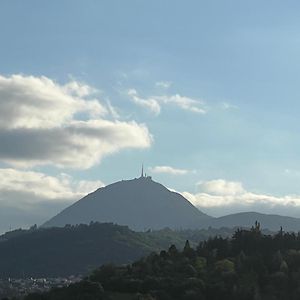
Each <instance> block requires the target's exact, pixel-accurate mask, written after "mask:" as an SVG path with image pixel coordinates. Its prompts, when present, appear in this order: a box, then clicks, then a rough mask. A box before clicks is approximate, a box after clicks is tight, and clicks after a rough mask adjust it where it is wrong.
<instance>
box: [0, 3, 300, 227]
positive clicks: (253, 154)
mask: <svg viewBox="0 0 300 300" xmlns="http://www.w3.org/2000/svg"><path fill="white" fill-rule="evenodd" d="M0 37H1V47H0V57H1V64H0V231H6V230H9V229H14V228H18V227H20V226H25V227H26V226H30V225H32V224H35V223H37V224H42V223H43V222H44V221H46V220H47V219H48V218H50V217H51V216H53V215H55V214H56V213H58V212H59V211H60V210H61V209H62V208H64V207H66V206H68V205H70V204H71V203H73V202H74V201H76V200H78V199H80V198H81V197H82V196H84V195H85V194H86V193H89V192H91V191H93V190H95V189H96V188H98V187H102V186H105V185H108V184H110V183H113V182H115V181H118V180H122V179H131V178H134V177H138V176H139V174H140V170H141V165H142V164H144V167H145V170H146V172H147V173H148V174H149V175H151V176H152V177H153V179H154V180H155V181H158V182H161V183H162V184H164V185H165V186H167V187H168V188H170V189H172V190H175V191H177V192H179V193H182V194H183V195H184V196H185V197H187V199H188V200H190V201H191V202H192V203H193V204H195V205H196V206H197V207H199V209H201V210H202V211H204V212H206V213H209V214H210V215H213V216H220V215H224V214H228V213H234V212H239V211H260V212H264V213H278V214H283V215H290V216H296V217H300V185H299V180H300V139H299V131H300V124H299V122H298V119H299V112H300V101H299V97H300V91H299V78H300V76H299V75H300V56H299V53H300V3H299V2H298V1H290V0H288V1H285V2H283V1H276V0H275V1H271V0H267V1H256V0H254V1H238V0H235V1H230V0H229V1H221V0H219V1H214V0H213V1H198V0H197V1H196V0H195V1H194V0H189V1H178V0H172V1H171V0H163V1H161V0H153V1H145V0H129V1H122V0H119V1H117V0H110V1H102V0H101V1H92V0H86V1H74V0H72V1H71V0H63V1H61V0H59V1H58V0H54V1H37V0H28V1H15V0H13V1H12V0H4V1H1V3H0Z"/></svg>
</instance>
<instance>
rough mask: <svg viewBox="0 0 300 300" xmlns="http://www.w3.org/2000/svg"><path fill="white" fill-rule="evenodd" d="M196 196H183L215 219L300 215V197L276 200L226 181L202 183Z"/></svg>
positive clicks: (185, 194)
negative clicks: (235, 215)
mask: <svg viewBox="0 0 300 300" xmlns="http://www.w3.org/2000/svg"><path fill="white" fill-rule="evenodd" d="M197 190H198V191H197V192H196V193H189V192H183V193H181V194H182V195H183V196H184V197H185V198H187V199H188V200H189V201H190V202H191V203H192V204H193V205H195V206H196V207H198V208H199V209H203V210H204V211H206V212H209V213H211V214H212V215H225V214H227V213H233V212H241V211H260V212H264V213H277V214H285V213H286V214H289V215H291V211H293V210H294V209H295V213H297V214H298V213H299V212H300V196H299V195H285V196H278V197H277V196H273V195H265V194H258V193H253V192H250V191H247V190H246V189H245V188H244V187H243V185H242V183H241V182H234V181H226V180H223V179H217V180H211V181H204V182H199V183H198V184H197Z"/></svg>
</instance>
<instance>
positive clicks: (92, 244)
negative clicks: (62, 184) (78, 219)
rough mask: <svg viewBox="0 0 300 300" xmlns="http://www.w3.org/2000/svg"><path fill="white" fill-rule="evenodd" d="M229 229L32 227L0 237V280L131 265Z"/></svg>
mask: <svg viewBox="0 0 300 300" xmlns="http://www.w3.org/2000/svg"><path fill="white" fill-rule="evenodd" d="M232 233H233V230H232V229H222V230H216V229H209V230H184V231H172V230H170V229H164V230H159V231H150V230H149V231H147V232H135V231H132V230H130V229H129V228H128V227H126V226H118V225H115V224H111V223H103V224H100V223H91V224H90V225H75V226H70V225H68V226H65V227H63V228H49V229H46V228H42V229H37V228H36V227H34V226H33V227H32V228H31V229H30V230H16V231H13V232H9V233H7V234H5V235H2V236H1V237H0V278H7V277H14V278H23V277H57V276H68V275H76V274H88V273H89V272H90V271H91V270H93V269H95V268H97V267H99V266H101V265H102V264H104V263H115V264H126V263H130V262H132V261H134V260H136V259H138V258H140V257H142V256H145V255H147V254H149V253H151V252H152V251H160V250H162V249H166V248H168V246H169V245H170V244H175V245H176V246H177V247H179V248H182V247H183V246H184V242H185V240H186V239H189V240H190V241H191V243H192V245H196V243H198V242H199V241H200V240H205V239H207V238H208V237H209V236H214V235H216V234H219V235H222V236H228V235H231V234H232Z"/></svg>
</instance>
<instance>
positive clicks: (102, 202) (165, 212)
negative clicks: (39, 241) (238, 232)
mask: <svg viewBox="0 0 300 300" xmlns="http://www.w3.org/2000/svg"><path fill="white" fill-rule="evenodd" d="M209 219H211V217H209V216H208V215H206V214H204V213H202V212H201V211H199V210H198V209H197V208H195V207H194V206H193V205H192V204H191V203H190V202H189V201H188V200H187V199H185V198H184V197H183V196H181V195H180V194H178V193H175V192H171V191H169V190H168V189H167V188H166V187H164V186H163V185H161V184H159V183H157V182H154V181H152V179H151V178H150V177H140V178H138V179H133V180H124V181H119V182H116V183H113V184H111V185H108V186H106V187H104V188H100V189H98V190H97V191H95V192H93V193H91V194H89V195H87V196H85V197H84V198H82V199H81V200H79V201H77V202H76V203H74V204H73V205H71V206H70V207H68V208H66V209H65V210H63V211H62V212H61V213H59V214H58V215H57V216H55V217H53V218H52V219H50V220H49V221H48V222H46V223H45V224H44V225H43V226H44V227H55V226H65V225H66V224H72V225H75V224H81V223H83V224H88V223H90V222H91V221H94V222H95V221H97V222H113V223H117V224H120V225H127V226H129V227H130V228H131V229H134V230H145V229H149V228H151V229H160V228H165V227H169V228H174V229H180V228H199V227H205V225H206V223H207V221H208V220H209Z"/></svg>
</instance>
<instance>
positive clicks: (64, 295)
mask: <svg viewBox="0 0 300 300" xmlns="http://www.w3.org/2000/svg"><path fill="white" fill-rule="evenodd" d="M25 299H26V300H33V299H35V300H41V299H43V300H58V299H64V300H68V299H72V300H74V299H90V300H93V299H95V300H96V299H112V300H117V299H120V300H121V299H124V300H125V299H128V300H129V299H157V300H171V299H182V300H187V299H189V300H192V299H195V300H196V299H197V300H220V299H223V300H226V299H230V300H258V299H260V300H271V299H277V300H296V299H300V235H299V234H295V233H284V232H283V231H282V230H280V231H279V232H278V233H277V234H275V235H264V234H263V233H262V232H261V231H260V228H259V224H258V223H257V224H256V226H254V227H253V228H252V229H251V230H237V231H236V232H235V234H234V235H233V237H232V238H222V237H214V238H211V239H208V240H207V241H203V242H200V243H199V245H198V246H197V247H196V248H193V247H191V245H190V243H189V242H188V241H187V242H186V244H185V247H184V249H183V251H180V250H179V249H178V248H177V247H176V246H174V245H172V246H170V247H169V249H168V250H166V251H160V252H159V253H152V254H150V255H149V256H147V257H145V258H142V259H140V260H138V261H136V262H135V263H133V264H129V265H127V266H113V265H105V266H102V267H101V268H99V269H97V270H95V271H94V272H93V274H92V275H91V276H89V277H88V278H86V279H85V280H84V281H82V282H80V283H79V284H75V285H72V286H70V287H69V288H63V289H57V290H52V291H51V292H49V293H46V294H43V295H38V294H36V295H30V296H27V297H26V298H25Z"/></svg>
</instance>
